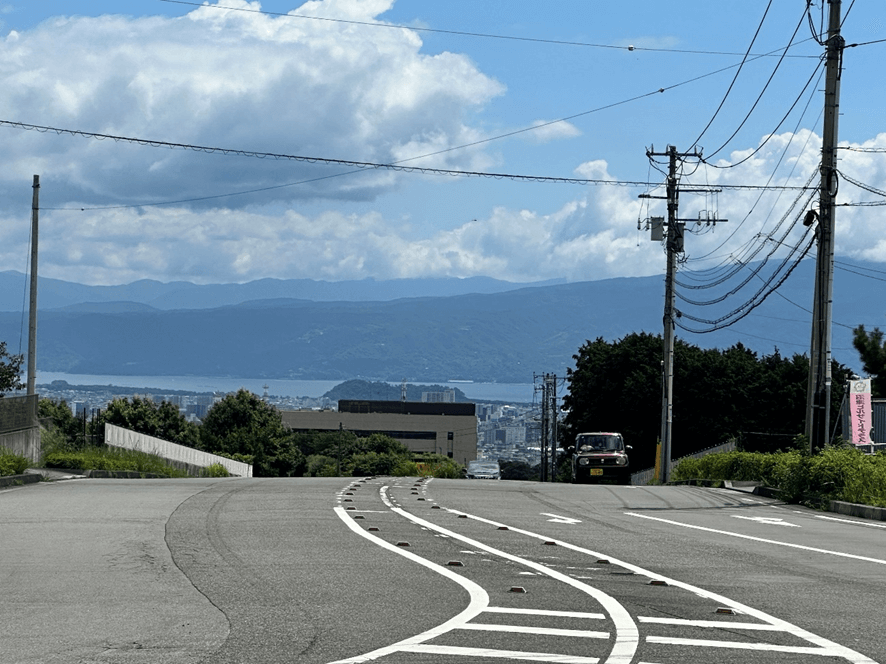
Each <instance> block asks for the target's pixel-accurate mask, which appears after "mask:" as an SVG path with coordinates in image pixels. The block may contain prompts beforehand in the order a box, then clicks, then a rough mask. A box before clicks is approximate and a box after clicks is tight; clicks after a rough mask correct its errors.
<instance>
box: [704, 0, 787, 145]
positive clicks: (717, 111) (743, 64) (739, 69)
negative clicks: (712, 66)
mask: <svg viewBox="0 0 886 664" xmlns="http://www.w3.org/2000/svg"><path fill="white" fill-rule="evenodd" d="M771 7H772V0H769V4H767V5H766V11H764V12H763V18H761V19H760V24H759V25H758V26H757V31H756V32H754V38H753V39H751V43H750V44H748V50H747V52H745V54H744V56H743V57H742V59H741V63H740V64H739V65H738V69H736V71H735V76H733V77H732V82H731V83H730V84H729V87H728V88H727V89H726V94H725V95H723V99H722V100H720V105H719V106H717V110H716V111H714V115H713V116H712V117H711V119H710V120H708V123H707V124H706V125H705V128H704V129H702V130H701V133H700V134H699V135H698V138H696V139H695V140H694V141H692V146H691V147H693V148H694V147H695V146H697V145H698V142H699V141H700V140H701V138H702V136H704V135H705V132H706V131H707V130H708V129H710V127H711V125H712V124H714V120H716V119H717V116H718V115H719V114H720V111H721V110H723V106H724V104H726V100H727V99H728V98H729V94H730V93H731V92H732V88H733V87H734V86H735V82H736V81H737V80H738V77H739V75H740V74H741V71H742V69H744V66H745V63H746V62H747V61H748V56H749V55H750V53H751V49H752V48H754V43H755V42H756V41H757V37H759V36H760V30H762V29H763V23H764V22H765V21H766V17H767V16H768V15H769V9H770V8H771Z"/></svg>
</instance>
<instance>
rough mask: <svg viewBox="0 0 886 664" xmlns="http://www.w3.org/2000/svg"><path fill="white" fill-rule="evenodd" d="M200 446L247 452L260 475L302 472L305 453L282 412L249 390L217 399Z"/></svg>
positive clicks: (210, 449) (232, 453)
mask: <svg viewBox="0 0 886 664" xmlns="http://www.w3.org/2000/svg"><path fill="white" fill-rule="evenodd" d="M200 447H201V449H203V450H205V451H207V452H212V453H224V454H229V455H235V454H247V455H251V456H252V458H253V471H252V472H253V474H254V475H256V476H259V477H262V476H263V477H279V476H281V475H284V476H289V475H300V474H302V473H303V472H304V467H305V456H304V454H303V453H302V452H301V450H299V449H298V447H297V446H296V445H295V442H294V440H293V438H292V437H291V436H290V435H289V434H288V433H287V431H286V429H285V428H284V426H283V418H282V417H281V415H280V412H279V411H278V410H277V409H276V408H274V407H273V406H271V405H270V404H268V403H266V402H264V401H262V400H261V399H260V398H259V397H257V396H256V395H254V394H253V393H252V392H249V391H247V390H243V389H241V390H238V391H237V392H236V393H234V394H228V395H227V396H226V397H225V398H224V399H222V400H221V401H219V402H218V403H216V404H215V405H214V406H213V407H212V408H210V409H209V412H208V413H207V414H206V417H205V418H204V420H203V426H201V427H200Z"/></svg>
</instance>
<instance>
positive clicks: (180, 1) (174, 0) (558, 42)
mask: <svg viewBox="0 0 886 664" xmlns="http://www.w3.org/2000/svg"><path fill="white" fill-rule="evenodd" d="M160 1H161V2H167V3H170V4H175V5H187V6H190V7H197V8H200V9H219V10H225V11H232V12H244V13H248V14H264V15H266V16H279V17H283V18H293V19H303V20H308V21H324V22H328V23H342V24H346V25H363V26H367V27H371V28H389V29H395V30H410V31H414V32H430V33H437V34H443V35H454V36H458V37H476V38H481V39H501V40H509V41H518V42H530V43H536V44H551V45H554V46H581V47H586V48H602V49H612V50H616V51H628V52H634V51H648V52H651V53H685V54H690V55H742V53H733V52H730V51H703V50H693V49H681V48H663V47H650V46H636V45H630V44H629V45H618V44H597V43H590V42H579V41H567V40H562V39H544V38H541V37H519V36H516V35H496V34H490V33H485V32H468V31H464V30H445V29H441V28H428V27H422V26H415V25H400V24H397V23H383V22H380V21H375V22H374V21H356V20H353V19H344V18H331V17H328V16H309V15H307V14H294V13H291V12H272V11H267V10H264V9H254V8H252V7H227V6H224V5H207V4H205V3H200V2H188V1H186V0H160ZM754 55H759V56H760V57H770V56H772V55H773V53H765V54H754ZM790 57H794V58H812V57H817V56H814V55H793V56H790Z"/></svg>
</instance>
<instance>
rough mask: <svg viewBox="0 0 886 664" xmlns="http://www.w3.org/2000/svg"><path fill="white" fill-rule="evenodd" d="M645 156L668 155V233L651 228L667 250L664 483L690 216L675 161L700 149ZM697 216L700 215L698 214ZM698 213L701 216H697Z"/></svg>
mask: <svg viewBox="0 0 886 664" xmlns="http://www.w3.org/2000/svg"><path fill="white" fill-rule="evenodd" d="M646 156H647V157H649V158H650V159H651V158H652V157H667V158H668V180H667V195H666V196H664V197H663V198H665V199H666V200H667V203H668V218H667V235H666V236H663V235H661V234H660V233H661V224H662V223H664V220H656V219H653V224H652V232H653V239H654V240H655V239H659V240H660V239H664V240H665V249H666V250H667V256H668V263H667V272H666V274H665V303H664V316H663V318H662V322H663V325H664V336H663V339H664V343H663V346H664V348H663V353H662V362H661V369H662V375H661V459H660V468H661V476H660V480H661V483H662V484H664V483H666V482H667V481H668V479H670V477H669V475H670V466H671V438H672V428H673V427H672V424H673V401H674V399H673V395H674V327H675V325H674V311H675V306H674V304H675V294H674V281H675V279H676V274H677V255H678V254H682V253H683V235H684V230H685V227H686V222H687V221H694V220H691V219H680V218H678V214H677V213H678V211H679V208H680V181H679V178H678V177H677V165H678V162H679V161H680V160H681V159H683V158H684V157H694V158H697V159H700V158H701V156H702V155H701V152H699V151H698V150H693V151H692V152H677V148H676V147H674V146H673V145H669V146H668V149H667V151H665V152H655V150H654V148H651V149H649V150H647V151H646ZM684 191H687V192H693V193H701V192H704V193H709V192H711V193H712V190H710V189H684ZM640 198H662V197H661V196H652V195H650V194H641V196H640ZM699 216H700V215H699ZM700 217H701V216H700ZM698 221H699V223H701V222H703V221H707V223H714V224H716V223H717V222H723V221H727V220H726V219H718V218H717V217H716V215H715V216H714V217H713V219H712V218H710V217H708V218H707V219H706V220H703V219H701V218H699V220H698Z"/></svg>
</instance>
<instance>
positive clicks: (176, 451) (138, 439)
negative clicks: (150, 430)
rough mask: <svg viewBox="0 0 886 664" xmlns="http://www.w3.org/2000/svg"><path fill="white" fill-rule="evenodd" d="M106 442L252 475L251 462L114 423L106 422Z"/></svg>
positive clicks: (238, 475)
mask: <svg viewBox="0 0 886 664" xmlns="http://www.w3.org/2000/svg"><path fill="white" fill-rule="evenodd" d="M105 444H106V445H109V446H110V447H121V448H123V449H126V450H135V451H137V452H146V453H148V454H156V455H157V456H159V457H162V458H164V459H168V460H169V461H177V462H179V463H184V464H187V465H189V466H195V467H197V468H206V467H207V466H211V465H212V464H214V463H219V464H221V465H222V466H224V467H225V468H227V470H228V472H229V473H230V474H231V475H236V476H237V477H252V466H251V465H249V464H246V463H242V462H240V461H234V460H233V459H228V458H227V457H222V456H218V455H217V454H210V453H209V452H203V451H201V450H195V449H194V448H193V447H185V446H184V445H177V444H176V443H170V442H169V441H168V440H161V439H160V438H154V437H153V436H146V435H145V434H143V433H137V432H135V431H130V430H129V429H124V428H122V427H118V426H116V425H114V424H105Z"/></svg>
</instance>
